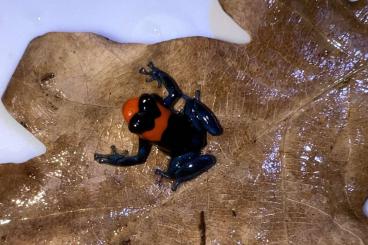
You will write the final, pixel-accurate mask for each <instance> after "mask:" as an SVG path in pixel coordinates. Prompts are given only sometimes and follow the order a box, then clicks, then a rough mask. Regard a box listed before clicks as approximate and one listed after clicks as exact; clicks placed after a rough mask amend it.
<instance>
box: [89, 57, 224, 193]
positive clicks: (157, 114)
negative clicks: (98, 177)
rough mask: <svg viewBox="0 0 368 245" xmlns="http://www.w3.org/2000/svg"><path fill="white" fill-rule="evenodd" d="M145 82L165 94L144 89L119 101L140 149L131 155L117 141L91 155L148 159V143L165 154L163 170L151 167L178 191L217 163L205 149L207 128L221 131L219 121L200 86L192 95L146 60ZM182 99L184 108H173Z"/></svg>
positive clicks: (108, 160)
mask: <svg viewBox="0 0 368 245" xmlns="http://www.w3.org/2000/svg"><path fill="white" fill-rule="evenodd" d="M139 73H140V74H142V75H144V76H146V78H147V79H146V82H148V83H150V82H153V81H156V82H157V85H158V87H159V88H161V87H162V85H163V86H164V88H165V89H166V91H167V96H166V97H165V98H163V97H161V96H159V95H158V94H156V93H151V94H149V93H144V94H142V95H140V96H139V97H134V98H131V99H128V100H127V101H126V102H125V103H124V104H123V106H122V114H123V117H124V119H125V122H126V123H127V125H128V129H129V131H130V132H131V133H133V134H136V135H138V152H137V153H136V154H135V155H129V154H128V152H127V151H125V152H119V151H118V150H117V148H116V146H115V145H112V146H111V153H109V154H101V153H95V154H94V160H95V161H97V162H98V163H100V164H109V165H113V166H134V165H138V164H143V163H145V162H146V160H147V158H148V156H149V154H150V152H151V149H152V146H153V145H155V146H156V147H157V148H158V149H159V150H161V151H162V152H164V153H165V154H167V155H168V156H169V162H168V167H167V169H166V170H161V169H160V168H157V169H155V171H154V173H155V174H156V175H158V176H159V177H160V178H167V179H170V180H173V183H172V185H171V190H172V191H176V190H177V188H178V186H179V185H180V184H182V183H183V182H186V181H189V180H192V179H194V178H196V177H198V176H200V175H201V174H203V173H204V172H207V171H208V170H209V169H210V168H211V167H213V166H214V165H215V164H216V157H215V156H214V155H212V154H203V153H202V151H203V149H204V148H205V146H206V145H207V136H208V134H210V135H212V136H220V135H221V134H223V127H222V126H221V124H220V121H219V119H218V118H217V117H216V115H215V114H214V112H213V111H212V110H211V109H209V107H208V106H206V105H205V104H204V103H203V102H202V101H201V98H200V95H201V93H200V90H196V91H195V95H194V96H193V97H190V96H188V95H186V94H184V93H183V92H182V90H181V89H180V88H179V86H178V84H177V82H176V81H175V80H174V78H173V77H172V76H171V75H169V74H168V73H167V72H165V71H163V70H161V69H160V68H158V67H156V66H155V65H154V63H153V62H149V63H148V64H147V67H142V68H140V69H139ZM180 99H183V100H184V106H183V108H182V109H175V105H176V104H177V102H178V101H179V100H180Z"/></svg>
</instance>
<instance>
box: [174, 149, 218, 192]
mask: <svg viewBox="0 0 368 245" xmlns="http://www.w3.org/2000/svg"><path fill="white" fill-rule="evenodd" d="M215 163H216V158H215V157H214V156H212V155H197V154H193V153H188V154H186V155H183V156H179V157H176V158H174V159H172V161H171V162H170V166H169V171H170V172H173V175H172V176H173V179H175V181H174V183H173V184H172V186H171V190H173V191H176V189H177V188H178V186H179V185H180V184H181V183H183V182H185V181H188V180H191V179H194V178H196V177H198V176H199V175H201V174H202V173H204V172H206V171H207V170H208V169H210V168H211V167H212V166H213V165H215Z"/></svg>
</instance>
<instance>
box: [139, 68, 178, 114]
mask: <svg viewBox="0 0 368 245" xmlns="http://www.w3.org/2000/svg"><path fill="white" fill-rule="evenodd" d="M147 66H148V67H149V68H150V69H149V70H147V69H145V68H144V67H142V68H141V69H140V70H139V73H141V74H143V75H147V76H149V77H150V78H149V79H148V80H147V81H148V82H151V81H154V80H155V81H157V82H158V85H159V87H160V86H161V84H163V85H164V87H165V88H166V90H167V92H168V95H167V96H166V98H165V99H164V105H166V106H167V107H172V106H173V105H174V104H175V103H176V102H177V101H178V99H180V97H181V96H182V95H183V92H182V91H181V90H180V88H179V86H178V84H177V83H176V81H175V80H174V78H172V77H171V76H170V75H169V74H167V73H166V72H164V71H162V70H160V69H159V68H157V67H156V66H155V65H154V64H153V63H152V62H149V63H148V65H147Z"/></svg>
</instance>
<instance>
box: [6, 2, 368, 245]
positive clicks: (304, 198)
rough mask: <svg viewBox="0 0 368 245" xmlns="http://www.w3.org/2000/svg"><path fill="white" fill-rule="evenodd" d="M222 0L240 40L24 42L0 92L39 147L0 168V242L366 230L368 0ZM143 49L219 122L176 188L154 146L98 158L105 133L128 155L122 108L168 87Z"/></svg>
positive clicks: (312, 235) (55, 38)
mask: <svg viewBox="0 0 368 245" xmlns="http://www.w3.org/2000/svg"><path fill="white" fill-rule="evenodd" d="M222 4H223V6H224V8H225V10H227V12H228V13H230V14H231V15H232V16H233V17H234V18H235V20H236V21H237V22H239V23H240V24H241V25H242V26H244V27H245V28H247V29H249V30H251V33H252V36H253V42H252V43H251V44H250V45H248V46H240V45H232V44H228V43H223V42H219V41H215V40H208V39H204V38H191V39H182V40H175V41H170V42H165V43H161V44H157V45H151V46H145V45H121V44H115V43H112V42H110V41H108V40H105V39H103V38H101V37H97V36H95V35H89V34H49V35H46V36H44V37H41V38H39V39H37V40H34V41H33V42H32V43H31V45H30V46H29V48H28V50H27V53H26V54H25V56H24V58H23V60H22V62H21V64H20V65H19V67H18V69H17V71H16V73H15V75H14V77H13V79H12V82H11V84H10V86H9V88H8V90H7V92H6V95H5V97H4V102H5V104H6V106H7V108H8V109H9V110H10V111H11V113H12V114H13V115H14V116H15V117H16V118H17V120H18V121H19V122H22V123H23V125H24V126H25V127H27V128H28V129H29V130H31V131H32V132H33V133H34V134H35V135H36V136H37V137H39V138H40V139H41V140H42V141H43V142H44V143H45V144H46V145H47V147H48V152H47V154H46V155H44V156H42V157H39V158H37V159H34V160H32V161H29V162H28V163H27V164H24V165H5V166H1V167H0V180H1V186H0V193H1V195H0V207H1V211H0V222H1V223H0V239H1V242H2V243H6V242H8V243H10V244H30V243H32V244H43V243H52V242H53V243H56V244H62V243H68V244H76V243H78V242H80V243H82V244H105V243H106V244H111V243H119V244H199V243H200V242H201V241H202V244H203V242H204V241H206V242H207V243H208V244H255V243H274V244H287V243H294V244H365V243H366V242H367V241H368V229H367V220H366V219H365V218H364V216H363V214H362V212H361V207H362V204H363V202H364V200H365V198H366V197H367V195H368V183H367V182H368V162H367V161H368V160H367V159H368V157H367V153H368V144H367V143H368V142H367V140H368V127H367V116H368V65H367V62H366V61H367V59H368V29H367V24H368V17H367V16H368V2H367V1H364V0H361V1H358V2H357V3H349V2H348V1H343V0H340V1H327V0H326V1H306V0H305V1H291V2H290V1H276V0H274V1H262V2H261V1H251V0H246V1H240V0H237V1H234V0H224V1H222ZM149 60H153V61H155V63H156V64H157V65H158V66H159V67H161V68H162V69H164V70H166V71H168V72H169V73H170V74H171V75H172V76H174V77H175V78H176V79H177V81H178V83H179V85H180V86H181V87H182V89H183V91H185V92H186V93H188V94H191V95H193V94H194V91H195V90H196V89H201V91H202V95H203V100H204V102H205V103H206V104H208V105H209V107H210V108H212V109H213V110H214V111H215V113H216V114H217V115H218V117H219V119H220V120H221V122H222V124H223V126H224V129H225V133H224V135H223V136H221V137H211V138H209V145H208V147H207V148H206V151H211V152H212V153H213V154H215V155H216V156H217V158H218V164H217V165H216V166H215V167H214V168H212V169H211V170H210V171H208V173H206V174H203V175H202V176H200V177H199V178H197V179H195V180H193V181H190V182H188V183H186V184H184V185H183V186H181V187H180V188H179V190H178V191H177V192H175V193H172V192H171V191H170V182H164V183H163V184H162V185H159V184H158V183H157V181H156V178H155V176H154V174H153V171H154V169H155V167H161V168H165V166H166V164H167V158H166V157H165V155H163V154H162V153H160V152H158V151H157V150H154V151H153V152H152V153H151V155H150V157H149V159H148V161H147V163H146V164H145V165H140V166H136V167H129V168H123V167H121V168H117V167H111V166H105V165H99V164H97V163H96V162H95V161H93V153H94V152H96V151H97V152H107V151H109V146H110V145H111V144H116V145H117V146H118V147H119V148H120V149H122V150H123V149H127V150H129V151H130V152H135V151H136V149H137V138H136V137H135V136H134V135H132V134H131V133H129V131H128V129H127V127H126V124H125V123H124V122H123V120H122V117H121V112H120V108H121V104H122V103H123V102H124V101H125V100H126V99H127V98H129V97H131V96H136V95H139V94H140V93H143V92H157V93H162V90H161V89H158V88H157V87H156V86H154V85H153V84H147V83H144V78H143V77H142V76H141V75H139V74H138V72H137V71H138V69H139V68H140V67H141V66H143V65H145V64H146V63H147V62H148V61H149ZM52 74H53V75H52ZM202 211H203V212H202Z"/></svg>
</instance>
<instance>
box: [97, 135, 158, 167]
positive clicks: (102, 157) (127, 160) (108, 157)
mask: <svg viewBox="0 0 368 245" xmlns="http://www.w3.org/2000/svg"><path fill="white" fill-rule="evenodd" d="M151 147H152V145H151V143H150V142H148V141H145V140H142V139H139V149H138V153H137V155H135V156H127V153H124V154H120V153H118V152H117V150H116V147H115V146H111V154H99V153H95V155H94V158H95V161H97V162H99V163H103V164H111V165H115V166H132V165H137V164H142V163H144V162H145V161H146V160H147V157H148V155H149V153H150V151H151Z"/></svg>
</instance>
